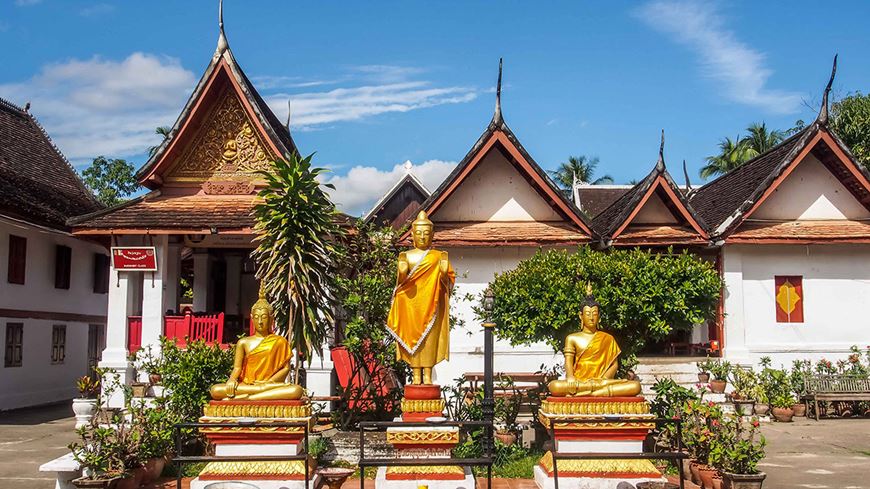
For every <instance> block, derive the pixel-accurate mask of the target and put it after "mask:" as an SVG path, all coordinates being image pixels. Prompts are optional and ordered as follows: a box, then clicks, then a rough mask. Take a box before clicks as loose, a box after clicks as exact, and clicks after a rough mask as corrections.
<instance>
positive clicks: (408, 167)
mask: <svg viewBox="0 0 870 489" xmlns="http://www.w3.org/2000/svg"><path fill="white" fill-rule="evenodd" d="M402 166H403V167H404V168H405V173H411V168H414V164H413V163H411V160H405V163H404V164H402Z"/></svg>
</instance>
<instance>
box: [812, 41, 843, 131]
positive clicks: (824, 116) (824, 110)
mask: <svg viewBox="0 0 870 489" xmlns="http://www.w3.org/2000/svg"><path fill="white" fill-rule="evenodd" d="M837 56H839V55H837V54H835V55H834V66H833V67H832V68H831V79H830V80H828V86H826V87H825V94H824V95H822V107H821V108H820V109H819V117H818V119H817V120H818V121H819V122H820V123H822V124H827V123H828V97H829V95H830V94H831V85H833V84H834V77H835V76H836V75H837Z"/></svg>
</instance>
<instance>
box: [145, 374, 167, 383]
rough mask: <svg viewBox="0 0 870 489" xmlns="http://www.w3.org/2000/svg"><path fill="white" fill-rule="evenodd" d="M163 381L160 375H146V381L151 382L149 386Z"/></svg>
mask: <svg viewBox="0 0 870 489" xmlns="http://www.w3.org/2000/svg"><path fill="white" fill-rule="evenodd" d="M162 379H163V376H162V375H160V374H148V380H149V381H150V382H151V385H157V384H159V383H160V381H161V380H162Z"/></svg>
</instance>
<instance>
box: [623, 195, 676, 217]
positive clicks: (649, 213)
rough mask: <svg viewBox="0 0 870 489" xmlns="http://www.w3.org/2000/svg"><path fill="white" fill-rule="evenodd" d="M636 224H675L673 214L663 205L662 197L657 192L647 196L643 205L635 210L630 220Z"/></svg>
mask: <svg viewBox="0 0 870 489" xmlns="http://www.w3.org/2000/svg"><path fill="white" fill-rule="evenodd" d="M632 222H633V223H637V224H676V223H677V219H676V218H675V217H674V214H673V213H672V212H671V211H669V210H668V208H667V207H665V203H664V202H662V198H661V197H659V195H658V194H657V193H654V194H652V195H650V196H649V199H647V201H646V202H645V203H644V204H643V207H641V208H640V210H639V211H638V212H637V215H635V216H634V219H633V220H632Z"/></svg>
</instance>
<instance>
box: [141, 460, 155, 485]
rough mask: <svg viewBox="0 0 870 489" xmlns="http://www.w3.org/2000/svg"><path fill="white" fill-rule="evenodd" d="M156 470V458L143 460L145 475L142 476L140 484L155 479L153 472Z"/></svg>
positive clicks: (148, 482)
mask: <svg viewBox="0 0 870 489" xmlns="http://www.w3.org/2000/svg"><path fill="white" fill-rule="evenodd" d="M156 471H157V459H156V458H152V459H149V460H148V461H147V462H145V475H143V476H142V484H150V483H151V482H153V481H154V480H155V479H157V475H158V474H155V472H156Z"/></svg>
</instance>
